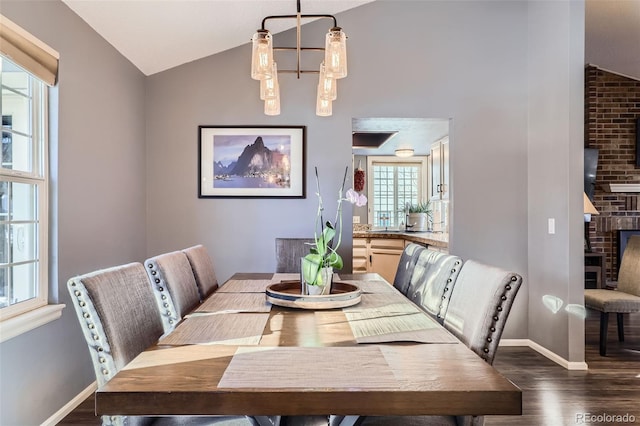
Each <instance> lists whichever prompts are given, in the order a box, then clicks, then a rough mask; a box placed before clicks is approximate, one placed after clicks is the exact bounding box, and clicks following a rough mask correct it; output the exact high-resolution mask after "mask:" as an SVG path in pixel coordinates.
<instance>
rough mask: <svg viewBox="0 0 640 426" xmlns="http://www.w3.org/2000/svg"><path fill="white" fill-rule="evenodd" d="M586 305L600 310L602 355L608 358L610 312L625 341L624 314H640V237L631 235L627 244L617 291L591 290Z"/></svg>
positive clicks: (619, 337)
mask: <svg viewBox="0 0 640 426" xmlns="http://www.w3.org/2000/svg"><path fill="white" fill-rule="evenodd" d="M584 304H585V306H586V307H587V308H591V309H595V310H597V311H600V355H601V356H606V355H607V329H608V328H609V313H614V312H615V314H616V317H617V318H616V319H617V322H618V340H619V341H620V342H624V314H626V313H633V312H640V235H634V236H631V237H630V238H629V241H628V242H627V247H626V248H625V250H624V254H623V255H622V261H621V262H620V271H618V282H617V285H616V286H615V290H608V289H587V290H585V291H584Z"/></svg>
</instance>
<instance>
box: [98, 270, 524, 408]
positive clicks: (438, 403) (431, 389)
mask: <svg viewBox="0 0 640 426" xmlns="http://www.w3.org/2000/svg"><path fill="white" fill-rule="evenodd" d="M292 278H293V279H295V278H296V275H291V274H271V273H268V274H265V273H237V274H235V275H233V276H232V277H231V278H230V279H229V280H228V281H227V282H226V283H225V284H223V285H222V286H220V288H219V289H218V290H217V291H216V292H215V293H213V294H212V295H211V296H210V297H209V298H208V299H206V300H205V301H204V302H203V303H202V304H201V305H200V306H199V307H197V308H196V309H195V310H194V311H193V312H191V313H190V314H189V315H186V317H185V319H183V320H182V321H181V323H180V324H178V326H177V327H176V328H175V329H174V330H173V331H172V332H171V333H170V334H168V335H166V336H164V337H163V338H161V339H160V341H159V342H158V343H157V344H156V345H154V346H152V347H150V348H148V349H147V350H145V351H144V352H142V353H141V354H140V355H139V356H138V357H136V358H135V359H133V360H132V361H131V362H130V363H129V364H128V365H126V366H124V367H123V368H122V369H121V370H120V371H119V372H118V373H117V374H116V375H115V376H114V377H113V378H112V379H111V380H110V381H109V382H107V383H106V384H104V385H103V386H101V387H100V388H99V389H98V390H97V392H96V414H97V415H253V416H267V415H282V416H295V415H326V414H335V415H371V416H375V415H519V414H522V393H521V391H520V389H519V388H518V387H517V386H515V385H514V384H513V383H512V382H510V381H509V380H508V379H507V378H505V377H504V376H503V375H502V374H500V373H499V372H498V371H497V370H496V369H495V368H493V367H492V366H490V365H489V364H487V363H486V362H484V361H483V360H482V359H481V358H480V357H478V356H477V355H476V354H475V353H473V352H472V351H471V350H470V349H468V348H467V347H466V346H465V345H464V344H463V343H461V342H460V341H459V340H457V339H456V338H455V337H454V336H453V335H451V334H450V333H449V332H448V331H447V330H446V329H445V328H444V327H442V326H441V325H440V324H439V323H438V322H436V321H435V320H433V319H432V318H431V317H430V316H429V315H427V314H426V313H424V312H423V311H421V310H420V309H419V308H418V307H417V306H416V305H414V304H413V303H412V302H411V301H409V300H408V299H407V298H406V297H404V296H403V295H402V294H401V293H400V292H398V291H397V290H396V289H395V288H394V287H393V286H392V285H390V284H389V283H388V282H386V281H385V280H384V279H383V278H381V277H380V276H379V275H377V274H350V275H347V274H339V275H336V276H335V277H334V280H336V281H341V282H347V283H351V284H355V285H357V286H358V287H359V288H360V289H361V291H362V296H361V300H360V303H358V304H356V305H353V306H349V307H345V308H341V309H322V310H320V309H318V310H314V309H296V308H290V307H281V306H276V305H271V304H270V303H269V302H267V301H266V298H265V289H266V287H267V286H268V285H270V284H272V283H277V282H280V281H286V280H291V279H292Z"/></svg>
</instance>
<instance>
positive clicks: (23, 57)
mask: <svg viewBox="0 0 640 426" xmlns="http://www.w3.org/2000/svg"><path fill="white" fill-rule="evenodd" d="M0 54H2V55H3V56H6V57H7V58H9V59H11V61H13V62H14V63H15V64H17V65H19V66H20V67H22V68H24V69H25V71H27V72H29V73H31V74H33V75H34V76H35V77H37V78H39V79H40V80H42V81H43V82H45V83H46V84H48V85H49V86H54V85H55V84H56V82H57V80H58V59H59V58H60V55H59V54H58V52H56V51H55V50H53V49H52V48H51V47H49V46H47V45H46V44H45V43H43V42H42V41H40V40H38V39H37V38H35V37H34V36H32V35H31V34H29V33H28V32H27V31H25V30H24V29H22V28H21V27H20V26H18V25H17V24H15V23H14V22H12V21H11V20H9V19H8V18H6V17H5V16H3V15H0Z"/></svg>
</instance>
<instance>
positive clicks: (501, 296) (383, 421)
mask: <svg viewBox="0 0 640 426" xmlns="http://www.w3.org/2000/svg"><path fill="white" fill-rule="evenodd" d="M521 285H522V277H521V276H520V275H518V274H516V273H513V272H509V271H506V270H503V269H501V268H498V267H495V266H490V265H485V264H483V263H480V262H477V261H474V260H467V261H466V262H464V263H463V265H462V268H461V269H460V272H459V273H458V277H457V278H456V279H455V284H454V286H453V289H451V298H450V300H449V306H448V308H447V310H446V312H444V327H445V328H446V329H447V330H449V331H450V332H451V333H452V334H454V335H455V336H456V337H457V338H458V339H459V340H460V341H462V343H464V344H465V345H466V346H467V347H469V348H470V349H471V350H472V351H474V352H475V353H476V354H477V355H478V356H480V357H481V358H482V359H484V360H485V361H486V362H487V363H489V364H493V359H494V357H495V353H496V350H497V348H498V343H499V341H500V338H501V337H502V331H503V330H504V326H505V324H506V322H507V317H508V316H509V312H510V311H511V306H512V305H513V301H514V299H515V297H516V294H517V293H518V290H519V289H520V287H521ZM333 417H334V418H332V423H331V424H332V425H334V424H342V425H344V424H358V425H367V426H372V425H385V426H395V425H403V426H404V425H421V426H441V425H450V426H460V425H465V426H467V425H473V426H479V425H482V424H483V423H484V417H483V416H406V417H405V416H381V417H378V416H370V417H364V418H359V419H358V420H356V421H355V422H354V421H353V417H352V416H349V417H351V418H345V419H340V416H333ZM340 420H342V421H341V422H340Z"/></svg>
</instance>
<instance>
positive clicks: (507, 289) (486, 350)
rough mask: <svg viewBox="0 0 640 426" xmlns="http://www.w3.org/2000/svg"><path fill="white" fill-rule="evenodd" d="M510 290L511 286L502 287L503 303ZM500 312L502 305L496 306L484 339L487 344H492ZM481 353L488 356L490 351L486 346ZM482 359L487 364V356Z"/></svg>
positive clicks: (501, 298)
mask: <svg viewBox="0 0 640 426" xmlns="http://www.w3.org/2000/svg"><path fill="white" fill-rule="evenodd" d="M517 280H518V278H517V277H515V276H513V275H512V276H511V281H517ZM510 290H511V285H509V284H507V285H505V286H504V292H503V293H502V296H501V297H500V300H502V301H503V302H504V301H505V300H507V296H506V293H507V292H508V291H510ZM502 311H503V307H502V304H500V305H498V306H496V312H495V315H494V316H493V323H492V324H491V327H489V330H490V334H489V335H488V336H487V338H486V341H487V343H491V342H493V333H495V332H496V325H497V322H498V321H500V315H499V314H500V313H501V312H502ZM482 351H483V352H484V353H485V354H488V353H489V352H490V349H489V347H488V346H485V347H484V349H483V350H482ZM482 359H484V360H485V361H487V362H488V357H487V356H483V357H482Z"/></svg>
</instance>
